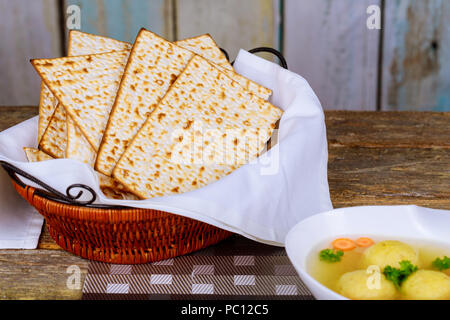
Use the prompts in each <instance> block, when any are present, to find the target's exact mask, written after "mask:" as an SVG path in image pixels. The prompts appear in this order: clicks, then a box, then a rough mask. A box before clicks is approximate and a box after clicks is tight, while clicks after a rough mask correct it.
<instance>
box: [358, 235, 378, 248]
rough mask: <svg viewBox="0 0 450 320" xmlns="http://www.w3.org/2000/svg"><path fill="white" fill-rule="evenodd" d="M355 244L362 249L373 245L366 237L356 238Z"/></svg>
mask: <svg viewBox="0 0 450 320" xmlns="http://www.w3.org/2000/svg"><path fill="white" fill-rule="evenodd" d="M355 242H356V244H357V245H358V247H364V248H366V247H370V246H371V245H373V244H374V243H375V242H374V241H373V240H372V239H370V238H367V237H361V238H358V239H356V241H355Z"/></svg>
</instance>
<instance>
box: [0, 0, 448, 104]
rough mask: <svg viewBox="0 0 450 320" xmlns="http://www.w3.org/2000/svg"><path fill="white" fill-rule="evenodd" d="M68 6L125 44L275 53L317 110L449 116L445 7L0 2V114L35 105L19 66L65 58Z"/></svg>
mask: <svg viewBox="0 0 450 320" xmlns="http://www.w3.org/2000/svg"><path fill="white" fill-rule="evenodd" d="M31 3H32V4H31ZM61 4H62V5H61ZM370 4H376V5H379V6H381V7H382V5H383V4H384V28H383V30H382V31H377V30H375V31H373V30H368V29H367V28H366V26H365V22H366V18H367V14H366V12H365V10H366V8H367V6H368V5H370ZM69 5H77V6H79V7H80V9H81V30H82V31H85V32H89V33H96V34H101V35H105V36H110V37H113V38H116V39H119V40H123V41H128V42H133V41H134V39H135V36H136V34H137V32H138V31H139V29H140V28H141V27H145V28H148V29H150V30H152V31H154V32H156V33H158V34H160V35H162V36H163V37H165V38H166V39H168V40H176V39H179V38H183V37H187V36H194V35H197V34H201V33H204V32H210V33H211V34H212V35H213V37H214V38H215V39H216V41H217V42H218V43H219V45H220V46H222V47H224V48H227V49H228V50H229V51H230V52H231V54H232V56H234V55H235V54H236V52H237V51H238V49H239V48H241V47H244V48H245V49H249V48H252V47H255V46H258V45H267V46H272V47H275V48H281V47H283V49H284V52H285V54H286V56H287V58H288V62H289V64H290V66H291V69H292V70H293V71H295V72H298V73H300V74H301V75H303V76H305V77H306V78H307V80H308V81H309V82H310V83H311V85H312V86H313V89H314V90H315V91H316V93H317V95H318V96H319V98H320V99H321V101H322V104H323V106H324V108H326V109H350V110H377V109H379V110H433V111H450V1H449V0H64V1H60V0H14V1H11V0H0V41H1V43H2V46H1V47H0V74H1V75H2V78H3V79H5V78H7V79H8V82H6V81H0V105H36V104H37V103H38V99H39V86H38V85H32V84H30V83H29V82H27V81H23V79H34V78H36V75H35V74H34V71H33V70H32V69H31V68H29V66H28V65H27V61H28V59H29V58H40V57H47V56H58V55H63V54H64V50H63V45H61V44H60V43H61V39H63V40H64V37H61V36H62V35H64V33H66V32H67V30H65V29H66V28H65V25H64V24H65V20H64V19H65V18H66V17H65V16H63V15H65V14H66V12H65V10H66V8H67V7H68V6H69ZM283 8H284V11H283V10H282V9H283ZM54 12H59V16H58V14H54ZM24 16H26V19H27V23H26V24H24V23H23V20H24V19H22V18H23V17H24ZM20 17H22V18H20ZM21 21H22V22H21ZM282 26H284V28H282ZM58 28H59V30H58ZM26 29H28V30H32V32H19V30H26ZM5 30H17V32H16V33H12V35H13V36H15V37H16V38H17V39H16V40H17V41H15V40H14V39H13V38H12V35H11V33H6V31H5ZM2 31H5V32H3V33H2ZM36 35H39V37H37V36H36ZM37 39H39V40H37ZM65 39H67V37H66V38H65ZM19 40H20V42H18V41H19ZM13 43H27V44H32V46H31V47H30V46H28V47H30V49H29V50H28V49H27V50H19V49H17V48H16V45H13ZM37 43H41V44H42V48H39V45H37ZM49 43H51V44H52V46H51V47H48V44H49ZM19 47H20V46H19ZM28 47H27V48H28ZM14 48H16V49H14ZM12 52H16V54H12ZM12 66H14V68H13V69H14V70H16V71H15V72H14V73H13V71H12ZM8 74H9V75H8ZM18 74H20V77H18V76H14V75H18ZM5 75H6V76H5ZM34 80H36V79H34ZM34 80H33V81H34ZM30 81H31V80H30ZM36 81H37V82H38V80H36Z"/></svg>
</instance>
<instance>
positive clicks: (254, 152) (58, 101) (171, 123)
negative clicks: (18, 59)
mask: <svg viewBox="0 0 450 320" xmlns="http://www.w3.org/2000/svg"><path fill="white" fill-rule="evenodd" d="M32 64H33V65H34V67H35V68H36V70H37V71H38V73H39V74H40V76H41V78H42V79H43V84H42V90H41V102H40V106H39V114H40V117H39V118H40V119H39V132H38V136H39V149H40V151H38V150H31V149H27V150H26V153H27V157H28V159H29V160H30V161H41V160H45V159H50V158H71V159H76V160H79V161H82V162H84V163H87V164H89V165H90V166H92V167H95V169H96V170H97V171H98V172H99V181H100V186H101V189H102V191H103V192H104V193H105V195H106V196H109V197H114V198H119V199H132V198H134V197H135V196H137V197H139V198H150V197H155V196H163V195H168V194H172V193H179V192H186V191H190V190H194V189H196V188H199V187H202V186H204V185H206V184H208V183H211V182H213V181H215V180H217V179H220V178H221V177H223V176H225V175H227V174H229V173H230V172H231V171H233V170H234V169H236V168H238V167H239V166H241V165H242V164H244V163H246V162H248V161H250V160H252V159H253V158H255V157H256V156H258V155H259V154H260V152H262V151H263V149H264V146H265V144H266V142H267V141H268V140H269V139H270V136H271V134H272V131H273V129H274V127H275V123H276V121H277V120H278V119H279V117H280V116H281V111H280V110H279V109H278V108H276V107H274V106H273V105H271V104H270V103H269V102H267V100H268V98H269V97H270V95H271V91H270V90H269V89H267V88H264V87H262V86H260V85H258V84H256V83H255V82H253V81H250V80H249V79H246V78H244V77H242V76H241V75H239V74H237V73H236V72H234V70H233V67H232V66H231V64H230V63H229V62H228V61H227V59H226V58H225V56H224V54H223V53H222V51H221V50H220V49H219V47H218V46H217V45H216V43H215V42H214V40H213V39H212V38H211V37H210V36H209V35H202V36H199V37H195V38H190V39H185V40H181V41H177V42H175V43H171V42H169V41H166V40H164V39H163V38H161V37H159V36H157V35H156V34H154V33H152V32H150V31H147V30H144V29H142V30H141V31H140V32H139V34H138V37H137V38H136V41H135V43H134V45H133V46H131V45H130V44H128V43H125V42H120V41H117V40H114V39H109V38H105V37H100V36H94V35H89V34H86V33H82V32H77V31H71V32H70V36H69V56H68V57H64V58H56V59H37V60H32ZM180 130H181V133H183V134H181V135H184V137H181V135H180V134H179V133H180V132H179V131H180ZM199 131H200V134H202V133H201V132H203V131H205V134H204V135H203V137H202V139H201V140H202V143H201V144H200V145H198V143H196V142H195V140H198V139H195V138H194V137H195V135H197V136H198V135H199ZM174 134H175V135H176V136H177V137H176V139H175V140H174ZM231 137H233V138H232V139H231ZM191 138H192V139H191ZM183 139H184V141H182V140H183ZM230 139H231V140H230ZM191 142H193V143H191ZM193 146H194V147H193ZM225 146H229V147H230V148H228V149H229V150H227V148H225ZM191 147H193V149H192V148H191ZM188 149H192V150H191V151H193V153H194V154H195V155H194V156H193V157H190V155H189V152H186V151H187V150H188ZM176 152H178V154H176V156H175V153H176ZM194 158H195V160H193V159H194ZM205 158H207V159H205ZM212 159H214V161H212Z"/></svg>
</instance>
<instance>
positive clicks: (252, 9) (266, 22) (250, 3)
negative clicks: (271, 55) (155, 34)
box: [176, 0, 278, 60]
mask: <svg viewBox="0 0 450 320" xmlns="http://www.w3.org/2000/svg"><path fill="white" fill-rule="evenodd" d="M274 5H276V4H274V1H273V0H246V1H241V0H222V1H210V0H182V1H177V2H176V7H177V11H176V12H177V22H176V25H177V37H178V39H183V38H188V37H192V36H196V35H199V34H203V33H209V34H210V35H211V36H212V37H213V38H214V40H215V41H216V42H217V43H218V45H219V46H221V47H222V48H224V49H226V50H227V51H228V53H229V54H230V58H231V59H232V60H234V58H235V57H236V55H237V53H238V51H239V49H240V48H242V49H247V50H249V49H252V48H255V47H261V46H268V47H273V48H277V47H278V44H277V43H276V37H275V33H276V32H278V31H277V21H276V19H275V18H274V16H275V14H278V12H276V13H274Z"/></svg>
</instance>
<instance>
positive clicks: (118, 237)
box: [12, 179, 232, 264]
mask: <svg viewBox="0 0 450 320" xmlns="http://www.w3.org/2000/svg"><path fill="white" fill-rule="evenodd" d="M12 182H13V185H14V187H15V188H16V190H17V192H18V193H19V194H20V195H21V196H22V197H23V198H25V199H26V200H27V201H28V202H29V203H30V204H31V205H32V206H33V207H35V208H36V209H37V210H38V211H39V213H40V214H42V215H43V216H44V217H45V220H46V223H47V227H48V230H49V232H50V235H51V237H52V238H53V239H54V240H55V241H56V243H57V244H58V245H60V246H61V247H62V248H63V249H64V250H66V251H69V252H71V253H73V254H75V255H77V256H80V257H83V258H87V259H91V260H96V261H102V262H108V263H117V264H139V263H147V262H154V261H159V260H164V259H168V258H173V257H176V256H180V255H184V254H188V253H191V252H193V251H197V250H199V249H203V248H206V247H208V246H210V245H213V244H216V243H217V242H219V241H221V240H223V239H225V238H227V237H229V236H230V235H231V234H232V233H230V232H228V231H225V230H222V229H219V228H216V227H214V226H211V225H209V224H206V223H203V222H200V221H197V220H193V219H190V218H186V217H182V216H179V215H175V214H172V213H168V212H163V211H157V210H150V209H136V208H120V209H109V208H108V209H104V208H100V209H99V208H90V207H83V206H77V205H69V204H65V203H60V202H57V201H53V200H49V199H46V198H44V197H42V196H40V195H38V194H36V189H35V188H33V187H30V186H20V185H19V184H18V183H17V182H16V181H14V180H13V179H12Z"/></svg>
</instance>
